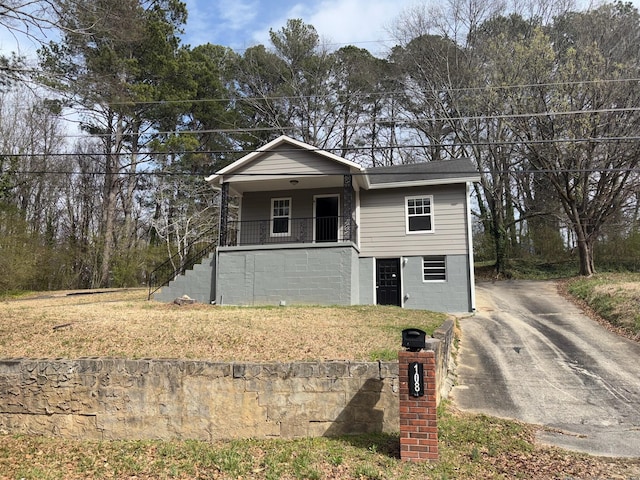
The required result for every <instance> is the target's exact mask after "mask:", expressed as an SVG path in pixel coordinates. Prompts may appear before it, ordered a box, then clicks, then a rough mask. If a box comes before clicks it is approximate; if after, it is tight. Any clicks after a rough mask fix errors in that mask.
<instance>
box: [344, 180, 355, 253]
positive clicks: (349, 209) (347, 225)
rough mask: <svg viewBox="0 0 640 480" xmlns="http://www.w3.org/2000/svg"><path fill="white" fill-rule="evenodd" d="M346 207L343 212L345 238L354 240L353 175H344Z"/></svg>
mask: <svg viewBox="0 0 640 480" xmlns="http://www.w3.org/2000/svg"><path fill="white" fill-rule="evenodd" d="M343 183H344V191H343V197H344V209H343V212H342V217H343V222H342V224H343V229H344V237H343V239H344V240H347V241H351V240H353V238H352V235H353V232H352V230H353V228H352V226H353V177H352V176H351V175H345V176H344V182H343Z"/></svg>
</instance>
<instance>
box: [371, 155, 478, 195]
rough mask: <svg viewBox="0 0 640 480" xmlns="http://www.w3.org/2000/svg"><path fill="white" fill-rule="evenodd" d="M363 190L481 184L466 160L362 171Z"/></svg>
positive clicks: (412, 164) (472, 167) (459, 159)
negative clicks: (363, 179)
mask: <svg viewBox="0 0 640 480" xmlns="http://www.w3.org/2000/svg"><path fill="white" fill-rule="evenodd" d="M364 173H365V175H364V176H365V180H366V184H365V188H366V189H371V190H372V189H377V188H400V187H412V186H421V185H446V184H452V183H466V182H478V181H480V175H479V173H478V170H477V169H476V167H475V166H474V164H473V163H472V162H471V160H469V159H467V158H458V159H452V160H438V161H433V162H422V163H410V164H406V165H393V166H390V167H374V168H367V169H366V170H365V172H364Z"/></svg>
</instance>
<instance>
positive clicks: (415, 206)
mask: <svg viewBox="0 0 640 480" xmlns="http://www.w3.org/2000/svg"><path fill="white" fill-rule="evenodd" d="M404 201H405V211H406V222H407V233H431V232H433V195H421V196H419V197H405V198H404Z"/></svg>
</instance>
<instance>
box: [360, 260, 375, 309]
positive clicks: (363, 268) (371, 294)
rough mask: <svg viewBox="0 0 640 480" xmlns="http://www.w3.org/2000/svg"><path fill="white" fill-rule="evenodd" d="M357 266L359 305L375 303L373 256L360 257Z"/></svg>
mask: <svg viewBox="0 0 640 480" xmlns="http://www.w3.org/2000/svg"><path fill="white" fill-rule="evenodd" d="M358 266H359V273H360V275H359V278H358V283H359V291H360V302H359V303H360V304H361V305H375V303H376V270H375V268H376V261H375V258H372V257H368V258H362V257H361V258H360V259H359V261H358Z"/></svg>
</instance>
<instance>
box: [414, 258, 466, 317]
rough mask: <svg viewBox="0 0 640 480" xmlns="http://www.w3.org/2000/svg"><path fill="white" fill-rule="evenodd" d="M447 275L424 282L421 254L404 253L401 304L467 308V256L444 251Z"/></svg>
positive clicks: (454, 309)
mask: <svg viewBox="0 0 640 480" xmlns="http://www.w3.org/2000/svg"><path fill="white" fill-rule="evenodd" d="M446 265H447V279H446V280H445V281H433V282H425V281H423V276H422V256H420V257H407V263H406V264H405V265H404V267H403V269H402V286H403V288H402V294H403V297H404V305H403V306H404V307H405V308H413V309H425V310H434V311H436V312H468V311H470V310H471V298H470V296H469V257H468V256H467V255H447V256H446Z"/></svg>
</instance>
